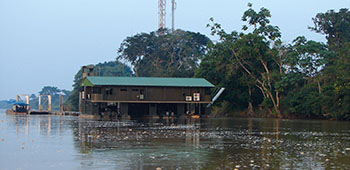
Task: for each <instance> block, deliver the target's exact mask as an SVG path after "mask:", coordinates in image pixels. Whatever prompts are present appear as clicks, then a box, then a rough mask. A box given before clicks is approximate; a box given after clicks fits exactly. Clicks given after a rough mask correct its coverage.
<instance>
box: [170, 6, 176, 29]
mask: <svg viewBox="0 0 350 170" xmlns="http://www.w3.org/2000/svg"><path fill="white" fill-rule="evenodd" d="M175 9H176V2H175V0H171V12H172V13H171V30H172V32H174V31H175Z"/></svg>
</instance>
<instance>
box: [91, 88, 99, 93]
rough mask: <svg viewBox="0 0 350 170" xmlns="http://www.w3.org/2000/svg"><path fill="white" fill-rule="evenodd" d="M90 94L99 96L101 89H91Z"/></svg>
mask: <svg viewBox="0 0 350 170" xmlns="http://www.w3.org/2000/svg"><path fill="white" fill-rule="evenodd" d="M92 93H93V94H101V88H100V87H93V88H92Z"/></svg>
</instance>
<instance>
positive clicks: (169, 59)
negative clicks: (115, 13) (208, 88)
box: [117, 30, 210, 77]
mask: <svg viewBox="0 0 350 170" xmlns="http://www.w3.org/2000/svg"><path fill="white" fill-rule="evenodd" d="M208 42H210V40H209V38H207V37H206V36H205V35H202V34H200V33H194V32H190V31H183V30H176V31H175V32H171V31H169V30H162V31H156V32H151V33H141V34H137V35H135V36H131V37H127V38H126V39H125V40H124V41H123V42H122V44H121V45H120V48H119V50H118V54H119V55H118V57H117V59H118V60H125V61H127V62H129V63H130V64H131V65H132V66H133V69H134V72H135V75H136V76H141V77H150V76H152V77H192V76H193V75H194V70H195V69H197V67H198V65H199V60H200V58H201V57H202V56H203V55H204V54H205V52H206V45H207V43H208Z"/></svg>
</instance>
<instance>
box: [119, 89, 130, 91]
mask: <svg viewBox="0 0 350 170" xmlns="http://www.w3.org/2000/svg"><path fill="white" fill-rule="evenodd" d="M120 91H128V89H120Z"/></svg>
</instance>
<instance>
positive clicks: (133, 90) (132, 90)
mask: <svg viewBox="0 0 350 170" xmlns="http://www.w3.org/2000/svg"><path fill="white" fill-rule="evenodd" d="M131 91H139V89H132V90H131Z"/></svg>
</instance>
